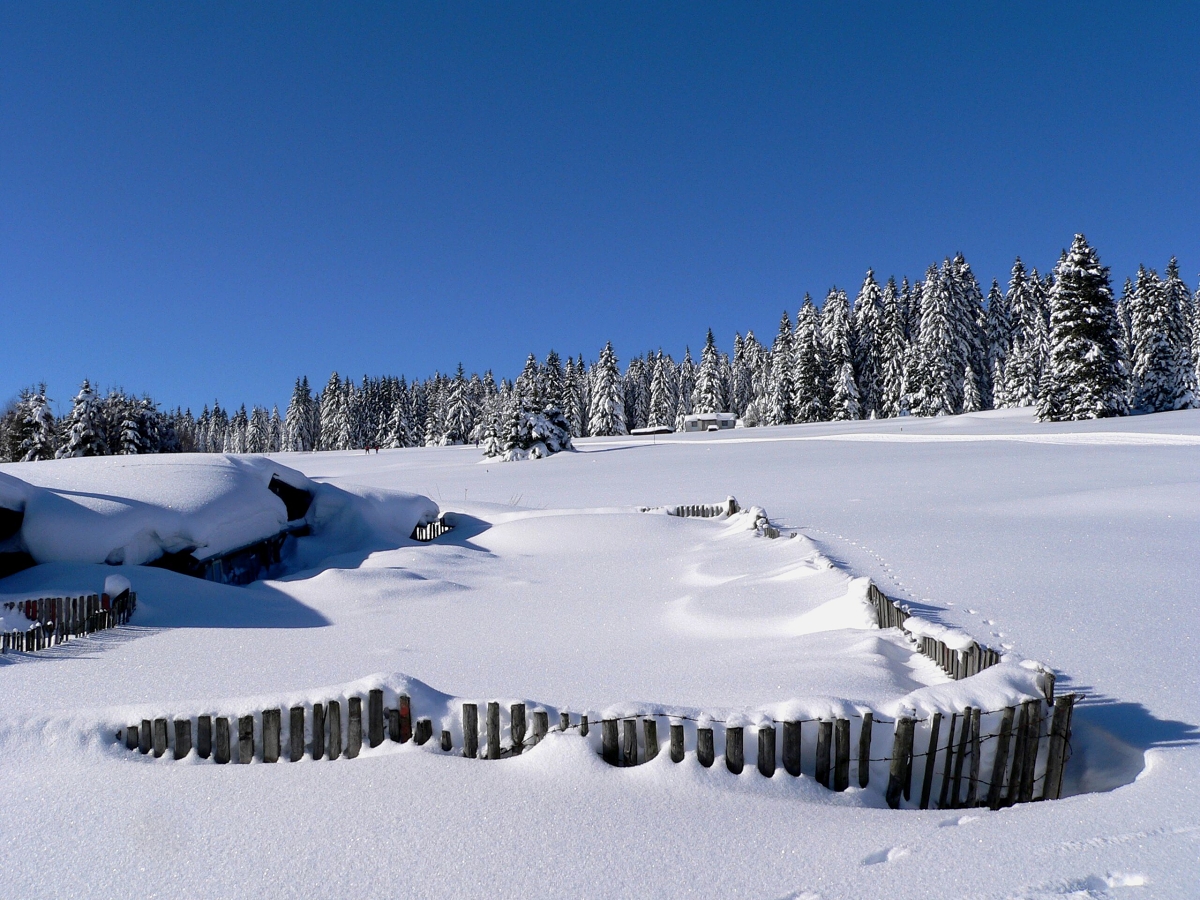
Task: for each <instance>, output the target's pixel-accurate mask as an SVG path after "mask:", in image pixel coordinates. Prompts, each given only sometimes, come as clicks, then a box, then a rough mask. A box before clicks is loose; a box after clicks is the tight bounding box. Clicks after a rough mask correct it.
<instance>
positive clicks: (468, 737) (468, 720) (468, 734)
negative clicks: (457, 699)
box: [462, 703, 479, 759]
mask: <svg viewBox="0 0 1200 900" xmlns="http://www.w3.org/2000/svg"><path fill="white" fill-rule="evenodd" d="M462 730H463V756H465V757H466V758H467V759H475V757H477V756H478V755H479V706H478V705H477V704H475V703H464V704H463V706H462Z"/></svg>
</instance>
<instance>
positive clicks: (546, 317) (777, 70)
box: [0, 0, 1200, 409]
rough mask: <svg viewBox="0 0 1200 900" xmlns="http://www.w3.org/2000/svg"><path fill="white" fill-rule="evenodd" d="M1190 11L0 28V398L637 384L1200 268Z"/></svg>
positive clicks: (839, 11)
mask: <svg viewBox="0 0 1200 900" xmlns="http://www.w3.org/2000/svg"><path fill="white" fill-rule="evenodd" d="M1197 10H1198V6H1197V5H1196V4H1169V3H1127V4H1120V5H1116V4H1111V5H1110V4H1105V3H1099V4H1097V3H1087V4H1081V3H1070V4H1061V5H1059V4H1050V3H1034V4H1014V3H963V4H956V5H946V6H940V5H937V4H892V3H880V4H841V3H828V4H817V3H799V2H797V3H789V4H779V5H772V4H759V3H750V4H735V5H727V6H720V5H714V4H680V5H671V4H667V3H660V2H655V3H629V4H620V5H607V4H604V5H582V4H564V3H551V4H546V5H534V6H525V5H519V4H515V3H486V4H481V5H478V6H460V5H446V4H433V3H419V4H418V3H395V2H389V3H359V4H322V5H306V4H298V3H255V4H249V3H237V4H233V3H155V4H145V5H140V4H139V5H131V4H124V3H112V2H109V3H104V4H97V5H95V6H90V5H83V4H70V3H68V4H51V3H41V4H38V3H26V2H19V3H16V2H7V0H6V2H4V3H3V4H2V5H0V304H2V305H0V308H2V309H3V311H4V315H3V321H2V324H0V335H2V337H0V394H3V395H5V396H7V395H9V394H15V392H16V391H17V390H18V389H19V388H20V387H21V386H22V385H26V384H29V383H32V382H34V381H36V380H41V379H45V380H46V381H48V382H49V384H50V392H51V396H52V397H53V398H54V399H56V400H57V401H58V402H59V404H60V406H61V405H62V404H65V403H66V402H68V401H69V399H70V396H71V395H72V394H73V393H74V389H75V386H76V385H77V384H78V382H79V381H80V380H81V379H82V378H83V377H84V376H87V377H90V378H92V379H93V380H94V381H97V382H99V383H100V384H101V385H103V386H108V385H122V386H124V387H125V388H126V389H127V390H130V391H136V392H141V391H148V392H150V393H151V394H152V395H153V396H154V397H155V398H156V399H158V400H159V401H160V402H162V403H163V404H164V405H170V406H174V405H176V404H183V405H191V406H192V407H193V408H194V409H198V408H199V406H200V405H201V404H202V403H204V402H206V401H208V402H211V401H212V400H213V398H214V397H216V398H219V399H220V400H221V402H222V404H224V405H236V404H238V403H241V402H246V403H263V404H270V403H279V404H280V406H281V408H282V406H283V405H284V404H285V403H286V400H287V397H288V394H289V391H290V386H291V382H292V379H293V378H294V377H295V376H297V375H299V374H308V375H309V377H310V378H311V379H312V380H314V381H315V382H317V383H318V384H320V383H323V382H324V381H325V380H326V379H327V378H328V376H329V373H330V371H331V370H333V369H337V370H338V371H340V372H342V373H344V374H345V373H349V374H351V375H353V376H354V377H355V378H356V379H357V378H359V377H361V376H362V375H363V374H364V373H370V374H372V375H375V374H384V373H390V374H406V375H408V376H409V377H412V376H414V375H416V376H426V375H428V374H430V373H432V372H433V370H434V369H436V368H440V369H442V370H443V371H444V370H446V369H451V368H452V367H453V366H454V365H455V364H456V363H458V362H459V361H460V360H461V361H462V362H463V363H464V364H465V365H466V366H467V368H468V370H470V369H476V370H479V371H482V370H483V369H485V368H489V367H490V368H492V369H494V370H495V371H496V373H497V375H498V376H499V375H510V376H511V375H515V374H516V373H517V372H518V371H519V368H520V365H521V363H522V361H523V359H524V357H525V355H526V354H527V353H528V352H529V351H530V350H533V351H534V352H536V353H537V354H538V356H539V357H541V356H544V355H545V353H546V351H547V350H549V349H550V348H551V347H554V348H555V349H557V350H558V351H559V352H560V353H563V354H566V353H571V354H574V353H579V352H583V353H584V354H585V355H586V356H588V357H589V358H594V357H595V355H596V353H597V352H598V350H599V348H600V347H601V346H602V344H603V342H604V341H605V340H608V339H611V340H612V341H613V342H614V344H615V346H616V348H617V352H618V355H619V356H620V357H621V359H622V362H623V361H624V360H626V359H627V358H628V357H629V356H631V355H633V354H635V353H637V352H641V351H645V350H647V349H650V348H655V347H658V346H660V345H661V346H662V347H663V348H664V349H666V350H668V351H669V352H672V353H674V354H676V355H678V354H679V353H681V352H682V350H683V347H684V345H685V344H690V345H691V346H692V348H693V349H696V348H697V347H698V345H700V344H701V343H702V342H703V337H704V333H705V329H706V328H708V327H712V328H713V329H714V331H715V332H716V334H717V336H718V343H719V344H720V345H721V346H722V347H723V348H724V349H729V346H730V344H731V341H732V337H733V333H734V331H735V330H737V331H742V332H745V331H746V330H747V329H753V330H754V331H755V332H756V333H757V334H758V335H759V336H760V337H761V338H764V339H766V340H769V339H770V337H771V336H772V335H773V333H774V331H775V328H776V325H777V323H778V320H779V316H780V313H781V312H782V311H783V309H785V308H786V309H788V310H790V311H791V312H792V314H793V315H794V314H795V310H796V308H797V307H798V305H799V303H800V301H801V298H802V297H803V295H804V292H805V291H810V292H811V293H812V294H813V295H814V296H815V297H817V298H818V299H820V298H821V297H822V296H823V295H824V293H825V291H826V290H827V289H828V288H829V287H830V286H831V285H833V284H837V285H839V286H842V287H845V288H846V289H847V290H849V291H850V292H851V295H853V292H854V291H855V290H856V289H857V287H858V285H859V284H860V283H861V280H862V277H863V274H864V272H865V270H866V269H867V267H869V266H871V267H874V268H875V270H876V272H877V273H879V274H880V275H881V276H883V277H886V276H887V275H888V274H892V273H894V274H896V275H897V276H900V275H904V274H907V275H909V276H910V277H920V275H921V274H922V273H923V271H924V269H925V268H926V266H928V265H929V263H931V262H934V261H937V260H940V259H941V258H942V257H944V256H946V255H948V254H952V253H954V252H955V251H958V250H962V251H963V252H964V253H965V254H966V255H967V259H968V260H969V261H970V262H971V264H972V266H973V267H974V269H975V271H976V274H977V275H978V276H979V278H980V280H981V281H982V282H983V283H984V285H985V288H986V284H987V283H988V282H989V281H990V280H991V279H992V278H993V277H1000V278H1001V279H1002V280H1003V278H1004V277H1006V275H1007V272H1008V269H1009V267H1010V265H1011V262H1012V258H1013V256H1014V255H1016V254H1020V255H1021V256H1022V257H1023V258H1025V259H1026V261H1027V263H1028V264H1030V265H1036V266H1039V267H1043V268H1044V267H1047V266H1049V265H1052V264H1053V262H1054V260H1055V259H1056V258H1057V256H1058V253H1059V250H1060V249H1061V248H1062V247H1064V246H1066V245H1067V244H1068V243H1069V242H1070V239H1071V235H1072V234H1073V233H1074V232H1076V231H1080V230H1082V231H1084V232H1085V233H1086V234H1087V235H1088V237H1089V238H1090V239H1091V240H1092V242H1093V243H1094V244H1095V245H1096V246H1097V247H1098V249H1099V251H1100V253H1101V258H1102V259H1103V261H1104V262H1105V263H1107V264H1108V265H1110V266H1112V268H1113V275H1114V281H1116V282H1117V284H1118V285H1119V284H1120V283H1121V282H1122V281H1123V280H1124V278H1125V276H1126V275H1127V274H1132V273H1133V271H1134V270H1135V268H1136V266H1137V264H1138V263H1139V262H1142V261H1144V262H1146V263H1147V264H1148V265H1153V266H1155V267H1157V268H1159V269H1160V270H1161V269H1162V268H1163V267H1164V266H1165V264H1166V261H1167V259H1168V258H1169V256H1170V255H1171V254H1176V255H1178V256H1179V259H1180V263H1181V265H1182V268H1183V272H1184V274H1185V276H1186V277H1187V280H1188V281H1189V283H1190V284H1192V285H1193V286H1194V285H1195V282H1196V273H1197V271H1198V269H1200V247H1198V246H1197V243H1198V238H1200V165H1198V160H1200V13H1198V12H1197Z"/></svg>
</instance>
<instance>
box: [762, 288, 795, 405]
mask: <svg viewBox="0 0 1200 900" xmlns="http://www.w3.org/2000/svg"><path fill="white" fill-rule="evenodd" d="M794 370H795V360H794V358H793V353H792V320H791V318H790V317H789V316H788V314H787V310H784V313H783V317H782V318H781V319H780V320H779V331H778V332H777V333H776V334H775V343H774V344H772V345H771V378H770V382H769V384H768V386H767V396H766V402H765V409H764V410H763V416H764V419H765V421H766V424H767V425H791V424H792V423H793V422H795V421H796V410H795V407H794V406H793V404H794V403H795V397H796V385H795V382H793V380H792V377H793V372H794Z"/></svg>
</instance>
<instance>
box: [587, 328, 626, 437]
mask: <svg viewBox="0 0 1200 900" xmlns="http://www.w3.org/2000/svg"><path fill="white" fill-rule="evenodd" d="M591 381H592V404H591V408H590V409H589V410H588V427H589V433H590V434H592V435H594V436H596V437H608V436H610V435H619V434H627V433H628V430H627V429H626V427H625V398H624V391H623V390H622V386H621V372H620V370H619V369H618V368H617V355H616V354H615V353H614V352H613V348H612V343H611V342H609V343H607V344H605V345H604V349H603V350H601V351H600V358H599V359H598V360H596V365H595V366H593V367H592V379H591Z"/></svg>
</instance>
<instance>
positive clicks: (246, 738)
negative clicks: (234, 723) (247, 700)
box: [238, 716, 254, 764]
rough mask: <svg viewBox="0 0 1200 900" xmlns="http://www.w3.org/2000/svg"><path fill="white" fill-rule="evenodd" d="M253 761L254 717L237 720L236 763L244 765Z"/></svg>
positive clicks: (243, 717)
mask: <svg viewBox="0 0 1200 900" xmlns="http://www.w3.org/2000/svg"><path fill="white" fill-rule="evenodd" d="M252 759H254V716H242V717H241V718H239V719H238V762H239V763H242V764H245V763H248V762H250V761H251V760H252Z"/></svg>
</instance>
